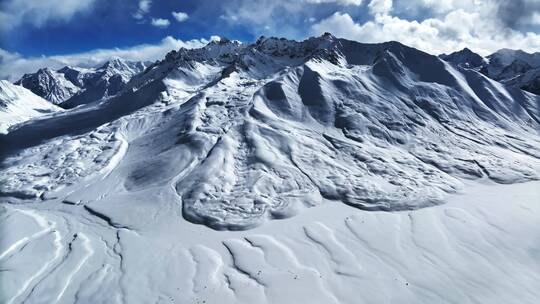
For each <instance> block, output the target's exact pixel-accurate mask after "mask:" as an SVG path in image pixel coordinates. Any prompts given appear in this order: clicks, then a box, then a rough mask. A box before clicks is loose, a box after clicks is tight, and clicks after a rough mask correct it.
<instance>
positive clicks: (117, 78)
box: [15, 59, 146, 108]
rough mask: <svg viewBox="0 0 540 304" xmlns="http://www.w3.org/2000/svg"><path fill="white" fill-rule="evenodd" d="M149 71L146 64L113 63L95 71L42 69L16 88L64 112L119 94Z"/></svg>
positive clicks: (28, 76)
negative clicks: (26, 90) (27, 91)
mask: <svg viewBox="0 0 540 304" xmlns="http://www.w3.org/2000/svg"><path fill="white" fill-rule="evenodd" d="M145 68H146V63H143V62H130V61H125V60H122V59H113V60H111V61H108V62H106V63H105V64H104V65H103V66H101V67H99V68H95V69H84V68H78V67H70V66H66V67H63V68H61V69H59V70H57V71H53V70H51V69H48V68H46V69H40V70H38V71H37V72H36V73H33V74H25V75H24V76H23V77H22V78H21V79H20V80H18V81H17V82H15V84H17V85H22V86H23V87H25V88H27V89H29V90H30V91H32V92H33V93H34V94H36V95H38V96H41V97H42V98H44V99H46V100H49V101H50V102H52V103H54V104H57V105H60V106H61V107H63V108H72V107H75V106H78V105H81V104H86V103H90V102H94V101H97V100H100V99H103V98H107V97H110V96H113V95H115V94H117V93H118V92H120V91H121V90H122V89H123V88H124V86H125V84H126V83H127V82H128V81H129V80H130V79H131V77H133V75H135V74H137V73H140V72H142V71H143V70H144V69H145Z"/></svg>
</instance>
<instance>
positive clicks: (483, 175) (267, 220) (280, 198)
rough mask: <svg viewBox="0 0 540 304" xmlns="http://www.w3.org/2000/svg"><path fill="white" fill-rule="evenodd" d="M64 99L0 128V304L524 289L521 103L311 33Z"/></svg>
mask: <svg viewBox="0 0 540 304" xmlns="http://www.w3.org/2000/svg"><path fill="white" fill-rule="evenodd" d="M112 77H114V76H112ZM17 88H19V87H17ZM87 90H88V92H90V91H89V89H87ZM89 94H91V93H89ZM91 95H92V94H91ZM92 96H93V95H92ZM0 97H1V96H0ZM36 98H39V97H37V96H36ZM12 99H13V98H12ZM77 104H80V105H79V106H77V107H74V108H72V109H68V110H62V109H60V108H58V110H57V111H50V113H47V114H44V115H43V116H38V117H36V118H33V119H30V120H26V121H23V120H22V119H20V120H18V121H16V123H17V124H14V125H13V123H11V124H9V126H10V127H9V129H8V128H7V127H6V131H5V133H6V134H4V135H0V147H1V150H0V160H1V164H0V170H1V173H2V174H1V175H0V201H1V205H0V208H1V211H0V217H1V219H0V229H1V230H2V235H3V236H5V237H3V238H2V241H0V269H1V270H2V271H1V272H0V276H1V279H2V283H1V284H0V286H2V288H3V290H2V292H1V293H0V295H1V297H2V298H1V300H0V302H2V303H3V302H6V303H23V302H25V303H54V302H60V303H73V302H77V303H173V302H174V303H265V302H266V303H302V302H307V301H309V302H320V303H395V302H396V301H400V302H405V303H495V302H499V303H536V302H538V300H539V299H540V293H539V292H538V290H537V288H536V285H537V283H538V281H539V280H540V275H539V273H540V259H539V257H540V256H539V255H540V243H538V239H539V238H540V228H539V227H538V225H537V223H538V222H539V219H540V183H539V182H538V180H539V179H540V137H539V131H540V96H538V95H534V94H532V93H529V92H525V91H523V90H521V89H519V88H517V87H513V86H508V85H505V84H502V83H499V82H496V81H494V80H492V79H490V78H487V77H486V76H484V75H483V74H481V73H479V72H478V71H475V70H474V69H467V68H463V67H460V66H454V65H452V64H450V63H448V62H445V61H443V60H441V59H440V58H438V57H437V56H432V55H429V54H427V53H423V52H421V51H418V50H416V49H413V48H409V47H407V46H404V45H402V44H399V43H397V42H388V43H382V44H362V43H358V42H354V41H348V40H344V39H338V38H335V37H333V36H332V35H330V34H325V35H323V36H321V37H315V38H310V39H308V40H305V41H302V42H296V41H291V40H285V39H278V38H264V37H261V38H260V39H259V40H258V41H257V42H256V43H253V44H249V45H245V44H241V43H238V42H235V41H229V40H226V39H222V40H221V41H213V42H210V43H209V44H208V45H207V46H205V47H204V48H201V49H192V50H186V49H180V50H178V51H172V52H171V53H169V54H168V55H167V56H166V58H165V59H163V60H162V61H158V62H156V63H154V64H151V65H150V66H148V67H147V68H146V69H145V70H144V71H142V72H141V73H138V74H136V75H134V76H133V77H132V78H130V80H129V81H127V82H125V84H123V85H122V88H121V90H119V91H118V92H117V93H115V94H114V95H110V96H109V95H105V96H104V97H103V98H101V99H99V100H97V101H91V102H78V103H77ZM51 106H52V105H51ZM0 111H1V112H0V114H1V115H6V117H9V113H8V112H7V111H4V108H0ZM5 113H7V114H5ZM33 116H35V115H33ZM3 117H4V116H0V118H2V119H3ZM25 117H32V116H30V115H28V116H25ZM25 119H26V118H25ZM3 122H4V121H3V120H2V121H0V123H3Z"/></svg>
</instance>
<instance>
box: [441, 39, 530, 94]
mask: <svg viewBox="0 0 540 304" xmlns="http://www.w3.org/2000/svg"><path fill="white" fill-rule="evenodd" d="M439 57H440V58H442V59H444V60H446V61H448V62H450V63H452V64H454V65H456V66H459V67H462V68H468V69H474V70H476V71H479V72H480V73H482V74H484V75H486V76H488V77H489V78H491V79H494V80H497V81H499V82H501V83H503V84H505V85H508V86H513V87H518V88H521V89H523V90H525V91H528V92H531V93H534V94H537V95H539V94H540V53H533V54H529V53H526V52H524V51H521V50H510V49H501V50H499V51H497V52H495V53H493V54H491V55H489V56H487V57H485V58H484V57H482V56H480V55H478V54H476V53H474V52H473V51H471V50H469V49H467V48H465V49H463V50H461V51H458V52H454V53H452V54H449V55H446V54H443V55H440V56H439Z"/></svg>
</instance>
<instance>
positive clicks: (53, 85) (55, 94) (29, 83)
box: [15, 68, 80, 105]
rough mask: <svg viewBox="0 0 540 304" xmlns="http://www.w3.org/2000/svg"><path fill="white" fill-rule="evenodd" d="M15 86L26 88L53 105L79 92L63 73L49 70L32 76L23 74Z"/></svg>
mask: <svg viewBox="0 0 540 304" xmlns="http://www.w3.org/2000/svg"><path fill="white" fill-rule="evenodd" d="M15 84H16V85H20V86H23V87H25V88H27V89H28V90H30V91H32V92H33V93H34V94H36V95H38V96H40V97H42V98H44V99H46V100H48V101H50V102H52V103H53V104H55V105H58V104H60V103H62V102H64V101H65V100H68V99H69V98H71V96H73V95H74V94H75V93H77V92H78V91H79V90H80V87H79V86H77V85H75V84H74V83H72V82H71V81H69V80H67V79H66V78H65V77H64V74H63V73H61V72H60V71H58V72H57V71H53V70H51V69H49V68H43V69H39V70H38V71H37V72H35V73H33V74H25V75H23V77H22V78H21V79H19V80H17V81H16V82H15Z"/></svg>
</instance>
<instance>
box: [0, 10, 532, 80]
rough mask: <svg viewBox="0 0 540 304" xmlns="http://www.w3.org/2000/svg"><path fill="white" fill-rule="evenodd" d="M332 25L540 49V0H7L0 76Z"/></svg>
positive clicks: (456, 44) (417, 39) (455, 45)
mask: <svg viewBox="0 0 540 304" xmlns="http://www.w3.org/2000/svg"><path fill="white" fill-rule="evenodd" d="M324 31H329V32H332V33H333V34H334V35H336V36H339V37H344V38H349V39H354V40H358V41H362V42H382V41H388V40H398V41H401V42H402V43H405V44H408V45H410V46H413V47H416V48H419V49H422V50H424V51H427V52H431V53H435V54H438V53H442V52H451V51H455V50H459V49H461V48H463V47H469V48H471V49H473V50H475V51H477V52H479V53H481V54H483V55H487V54H489V53H491V52H493V51H495V50H497V49H500V48H504V47H508V48H521V49H524V50H526V51H530V52H532V51H540V0H394V1H392V0H290V1H285V0H227V1H225V0H221V1H219V0H197V1H194V0H161V1H159V0H2V1H1V2H0V69H1V71H0V78H8V79H12V78H13V77H18V76H19V75H20V74H21V73H23V72H28V71H30V70H31V69H34V70H35V69H36V67H37V66H50V67H53V68H56V67H59V66H61V65H63V64H73V65H82V66H90V65H94V64H99V63H100V62H102V61H104V60H106V59H107V58H110V57H114V56H117V57H125V58H126V59H134V60H136V59H141V60H156V59H159V58H161V57H162V56H163V55H164V54H165V53H166V52H167V51H169V50H170V49H173V48H179V47H198V46H201V45H204V44H205V43H207V42H208V40H210V39H211V37H212V36H215V35H217V36H221V37H223V36H225V37H228V38H231V39H237V40H240V41H243V42H251V41H254V40H255V39H256V38H257V37H258V36H260V35H266V36H280V37H287V38H292V39H303V38H305V37H308V36H311V35H319V34H321V33H323V32H324Z"/></svg>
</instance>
